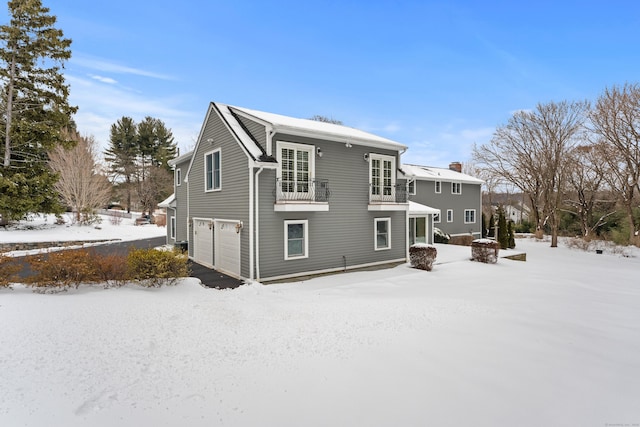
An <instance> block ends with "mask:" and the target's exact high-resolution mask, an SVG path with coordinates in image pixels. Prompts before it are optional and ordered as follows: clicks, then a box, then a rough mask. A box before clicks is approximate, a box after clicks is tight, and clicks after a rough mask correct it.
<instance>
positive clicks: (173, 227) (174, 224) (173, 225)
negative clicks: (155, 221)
mask: <svg viewBox="0 0 640 427" xmlns="http://www.w3.org/2000/svg"><path fill="white" fill-rule="evenodd" d="M176 227H177V222H176V216H175V211H174V214H173V215H172V216H171V218H169V237H170V238H171V239H173V240H176Z"/></svg>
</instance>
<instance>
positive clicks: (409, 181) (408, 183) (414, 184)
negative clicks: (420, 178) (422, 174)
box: [407, 178, 418, 196]
mask: <svg viewBox="0 0 640 427" xmlns="http://www.w3.org/2000/svg"><path fill="white" fill-rule="evenodd" d="M411 184H413V191H411V190H410V189H411ZM417 190H418V182H417V181H416V179H415V178H413V179H409V180H408V181H407V193H408V194H409V195H410V196H415V195H416V192H417Z"/></svg>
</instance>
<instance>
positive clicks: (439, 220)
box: [433, 212, 442, 224]
mask: <svg viewBox="0 0 640 427" xmlns="http://www.w3.org/2000/svg"><path fill="white" fill-rule="evenodd" d="M436 215H437V218H438V220H437V221H436ZM441 216H442V215H441V214H440V212H438V213H437V214H433V223H434V224H440V222H441V220H442V218H441Z"/></svg>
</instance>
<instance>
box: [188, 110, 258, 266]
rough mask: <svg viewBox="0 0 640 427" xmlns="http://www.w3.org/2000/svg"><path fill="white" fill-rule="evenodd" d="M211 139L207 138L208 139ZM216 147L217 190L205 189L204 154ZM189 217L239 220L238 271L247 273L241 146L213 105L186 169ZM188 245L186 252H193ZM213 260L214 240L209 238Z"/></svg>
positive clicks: (246, 215)
mask: <svg viewBox="0 0 640 427" xmlns="http://www.w3.org/2000/svg"><path fill="white" fill-rule="evenodd" d="M210 138H211V139H213V142H207V140H208V139H210ZM218 148H219V149H220V150H221V151H220V159H221V162H220V168H221V190H220V191H212V192H205V188H204V156H205V154H206V153H208V152H210V151H213V150H215V149H218ZM188 186H189V204H190V208H189V217H190V218H191V219H192V218H211V219H228V220H238V221H243V223H244V224H245V227H244V228H243V229H242V230H241V232H240V233H241V236H240V239H241V248H240V252H241V258H242V259H241V271H240V273H241V275H242V276H243V277H249V256H248V255H249V226H248V225H249V169H248V159H247V156H246V154H245V152H244V150H243V149H242V148H241V147H240V145H239V144H238V143H237V142H236V140H235V138H234V137H233V135H232V134H231V133H229V131H228V129H227V128H226V126H225V125H224V122H223V121H222V120H221V119H220V117H219V116H218V114H217V112H216V111H215V109H214V110H213V111H211V113H210V114H209V116H208V121H207V123H205V125H204V128H203V131H202V135H201V139H200V141H199V142H198V144H197V147H196V151H195V152H194V154H193V160H192V164H191V169H190V171H189V182H188ZM188 234H189V242H193V227H189V232H188ZM192 246H193V245H191V244H190V245H189V255H193V247H192ZM212 250H213V251H214V252H213V253H214V260H215V242H213V248H212Z"/></svg>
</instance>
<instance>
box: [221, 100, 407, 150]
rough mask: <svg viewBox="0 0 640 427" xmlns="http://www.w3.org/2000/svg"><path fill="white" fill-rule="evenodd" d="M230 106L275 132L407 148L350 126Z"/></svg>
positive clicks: (391, 147)
mask: <svg viewBox="0 0 640 427" xmlns="http://www.w3.org/2000/svg"><path fill="white" fill-rule="evenodd" d="M229 108H230V109H231V110H233V111H236V112H240V113H244V115H248V116H251V117H253V118H255V119H257V120H258V121H260V122H263V123H268V124H269V125H271V127H273V129H274V131H275V132H280V133H286V134H294V135H300V136H308V137H316V138H317V137H319V136H320V137H322V138H325V139H329V140H331V141H337V142H342V143H350V144H356V145H366V146H370V147H379V148H386V149H391V150H396V151H404V150H406V149H407V146H406V145H404V144H401V143H399V142H396V141H392V140H390V139H387V138H383V137H381V136H378V135H374V134H372V133H369V132H365V131H362V130H360V129H356V128H352V127H348V126H343V125H337V124H333V123H326V122H319V121H316V120H309V119H298V118H295V117H288V116H282V115H280V114H274V113H266V112H264V111H257V110H251V109H248V108H242V107H234V106H229Z"/></svg>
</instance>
